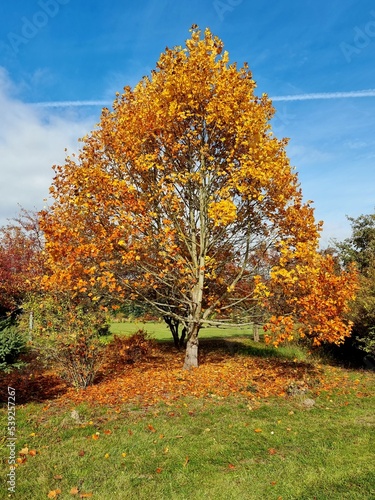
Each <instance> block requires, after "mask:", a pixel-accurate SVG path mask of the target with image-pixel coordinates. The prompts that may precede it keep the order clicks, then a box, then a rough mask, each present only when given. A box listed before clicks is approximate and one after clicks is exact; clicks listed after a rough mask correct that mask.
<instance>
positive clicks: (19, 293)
mask: <svg viewBox="0 0 375 500" xmlns="http://www.w3.org/2000/svg"><path fill="white" fill-rule="evenodd" d="M38 219H39V217H38V214H37V213H34V212H29V211H27V210H25V209H22V210H21V212H20V214H19V216H18V218H16V219H14V220H13V221H12V222H11V223H9V224H8V225H7V226H4V227H1V228H0V316H1V315H2V316H4V315H5V314H7V313H11V312H15V311H16V310H17V309H18V308H19V307H20V305H21V304H22V301H23V299H24V297H25V294H26V292H28V291H30V289H31V287H32V283H33V281H34V278H35V277H36V276H42V275H43V274H44V265H43V253H42V252H43V236H42V232H41V230H40V228H39V220H38Z"/></svg>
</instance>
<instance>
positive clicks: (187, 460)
mask: <svg viewBox="0 0 375 500" xmlns="http://www.w3.org/2000/svg"><path fill="white" fill-rule="evenodd" d="M188 463H189V457H186V458H185V462H184V465H183V466H184V467H186V466H187V464H188Z"/></svg>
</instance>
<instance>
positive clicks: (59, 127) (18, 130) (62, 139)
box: [0, 69, 100, 225]
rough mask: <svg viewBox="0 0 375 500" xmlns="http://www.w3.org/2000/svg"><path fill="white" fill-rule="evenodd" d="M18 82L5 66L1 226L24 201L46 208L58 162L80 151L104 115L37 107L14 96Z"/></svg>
mask: <svg viewBox="0 0 375 500" xmlns="http://www.w3.org/2000/svg"><path fill="white" fill-rule="evenodd" d="M13 90H15V86H14V84H13V82H12V81H11V80H10V78H9V77H8V75H7V74H6V72H5V71H4V70H2V69H0V110H1V121H0V177H1V196H0V225H4V224H6V223H7V219H8V218H12V217H15V216H16V215H17V214H18V212H19V205H21V206H22V207H24V208H27V209H33V208H36V209H40V208H42V206H43V199H44V198H46V197H47V196H48V189H49V186H50V184H51V181H52V178H53V170H52V166H53V165H54V164H60V163H62V162H63V161H64V158H65V154H66V153H65V148H67V150H68V152H73V151H77V149H78V148H79V144H78V138H80V137H82V136H84V135H85V134H87V132H89V131H90V130H91V129H92V128H93V125H94V124H95V122H96V121H98V118H99V112H100V110H99V111H98V113H97V116H95V117H93V118H91V119H90V117H88V116H87V115H86V116H82V115H79V114H77V112H76V111H74V112H73V111H72V110H64V112H63V113H62V112H61V110H59V115H57V114H56V112H55V110H53V109H49V108H48V109H43V108H36V107H34V106H31V105H29V104H25V103H23V102H21V101H20V100H17V99H16V98H14V97H13V96H12V94H13Z"/></svg>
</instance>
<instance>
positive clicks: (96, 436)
mask: <svg viewBox="0 0 375 500" xmlns="http://www.w3.org/2000/svg"><path fill="white" fill-rule="evenodd" d="M99 435H100V434H99V432H95V434H93V435H92V436H91V437H92V439H95V440H96V439H99Z"/></svg>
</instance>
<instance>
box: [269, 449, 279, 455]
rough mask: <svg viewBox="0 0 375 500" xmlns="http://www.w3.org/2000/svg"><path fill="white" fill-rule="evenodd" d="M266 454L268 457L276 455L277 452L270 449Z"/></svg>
mask: <svg viewBox="0 0 375 500" xmlns="http://www.w3.org/2000/svg"><path fill="white" fill-rule="evenodd" d="M268 453H269V454H270V455H276V453H277V451H276V450H275V448H270V449H269V450H268Z"/></svg>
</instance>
